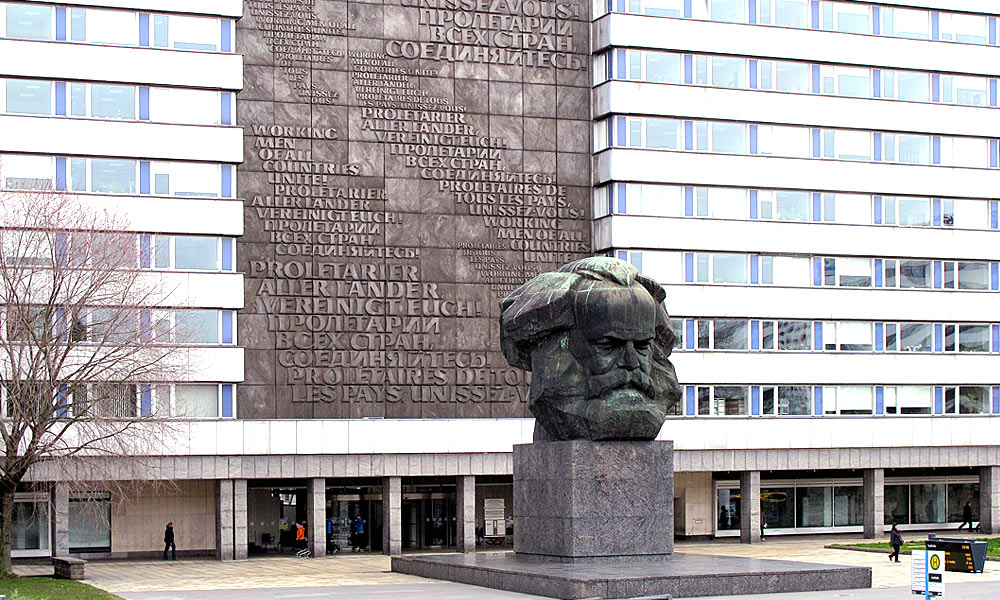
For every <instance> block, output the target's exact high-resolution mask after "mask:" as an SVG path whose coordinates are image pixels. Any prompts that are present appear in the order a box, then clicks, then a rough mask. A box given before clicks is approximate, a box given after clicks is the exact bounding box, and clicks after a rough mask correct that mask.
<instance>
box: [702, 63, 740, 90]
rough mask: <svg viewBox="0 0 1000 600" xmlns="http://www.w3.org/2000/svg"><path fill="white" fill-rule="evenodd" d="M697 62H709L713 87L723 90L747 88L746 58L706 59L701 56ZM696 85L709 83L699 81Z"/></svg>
mask: <svg viewBox="0 0 1000 600" xmlns="http://www.w3.org/2000/svg"><path fill="white" fill-rule="evenodd" d="M697 60H708V61H709V65H710V66H711V71H712V75H711V85H712V86H713V87H721V88H735V89H741V90H742V89H746V88H747V61H746V59H745V58H731V57H726V56H713V57H710V58H709V57H704V56H699V57H697ZM696 83H702V84H704V83H708V82H707V81H697V82H696Z"/></svg>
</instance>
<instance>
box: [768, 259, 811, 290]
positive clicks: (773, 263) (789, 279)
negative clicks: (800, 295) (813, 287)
mask: <svg viewBox="0 0 1000 600" xmlns="http://www.w3.org/2000/svg"><path fill="white" fill-rule="evenodd" d="M811 273H812V266H811V264H810V261H809V259H808V258H806V257H798V256H761V257H760V281H761V283H762V284H764V285H777V286H785V287H803V286H808V285H810V283H811V282H812V276H811Z"/></svg>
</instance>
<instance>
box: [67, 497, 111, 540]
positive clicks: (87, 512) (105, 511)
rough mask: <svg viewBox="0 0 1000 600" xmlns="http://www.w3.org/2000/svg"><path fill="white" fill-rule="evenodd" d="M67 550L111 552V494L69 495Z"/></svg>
mask: <svg viewBox="0 0 1000 600" xmlns="http://www.w3.org/2000/svg"><path fill="white" fill-rule="evenodd" d="M69 551H70V552H74V553H76V552H111V494H109V493H107V492H94V493H87V494H72V495H70V497H69Z"/></svg>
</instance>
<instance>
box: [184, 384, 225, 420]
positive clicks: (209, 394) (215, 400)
mask: <svg viewBox="0 0 1000 600" xmlns="http://www.w3.org/2000/svg"><path fill="white" fill-rule="evenodd" d="M174 415H175V416H178V417H218V416H219V386H218V385H215V384H208V385H205V384H177V385H175V386H174Z"/></svg>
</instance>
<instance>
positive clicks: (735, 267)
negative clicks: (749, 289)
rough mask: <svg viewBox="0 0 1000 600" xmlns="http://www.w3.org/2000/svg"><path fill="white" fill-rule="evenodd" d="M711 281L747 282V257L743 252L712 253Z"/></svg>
mask: <svg viewBox="0 0 1000 600" xmlns="http://www.w3.org/2000/svg"><path fill="white" fill-rule="evenodd" d="M712 282H713V283H743V284H745V283H746V282H747V257H746V256H745V255H743V254H713V255H712Z"/></svg>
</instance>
